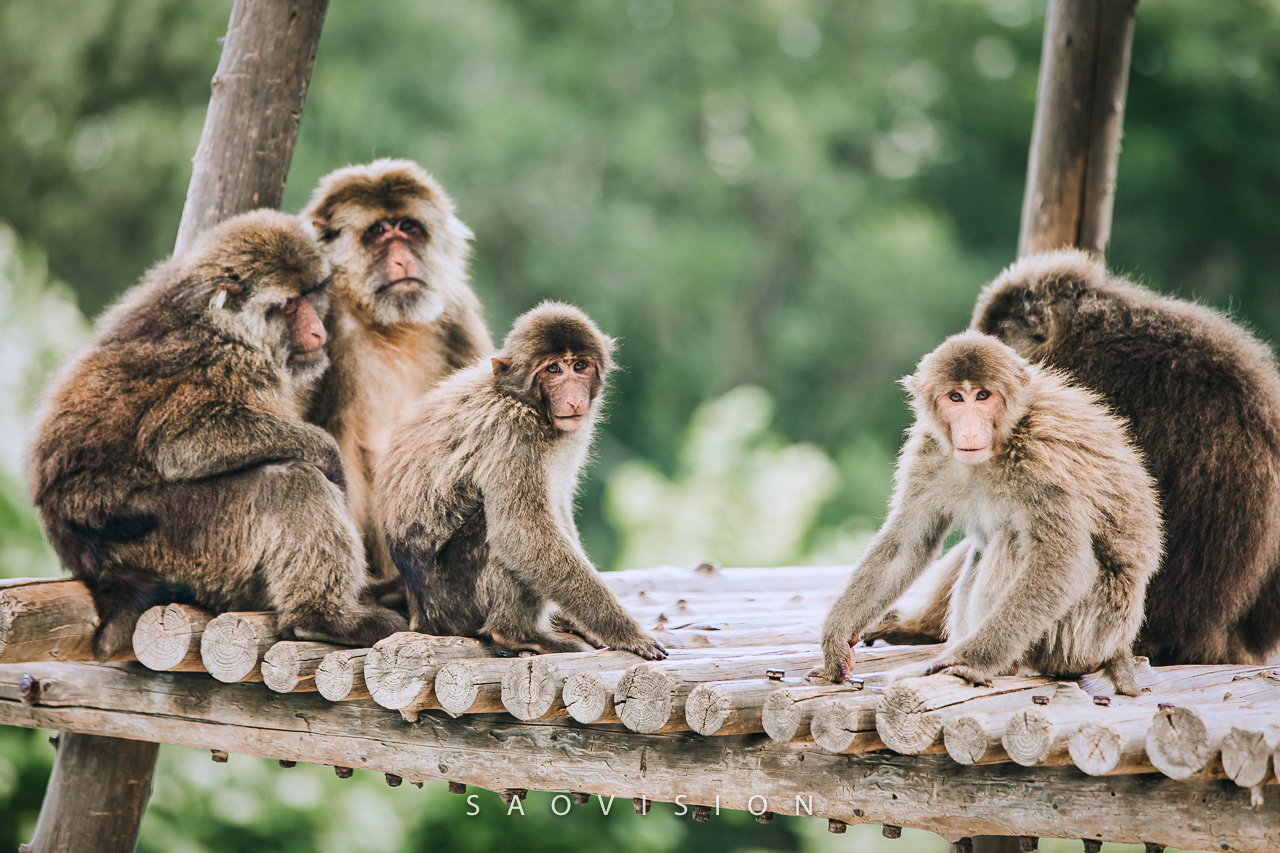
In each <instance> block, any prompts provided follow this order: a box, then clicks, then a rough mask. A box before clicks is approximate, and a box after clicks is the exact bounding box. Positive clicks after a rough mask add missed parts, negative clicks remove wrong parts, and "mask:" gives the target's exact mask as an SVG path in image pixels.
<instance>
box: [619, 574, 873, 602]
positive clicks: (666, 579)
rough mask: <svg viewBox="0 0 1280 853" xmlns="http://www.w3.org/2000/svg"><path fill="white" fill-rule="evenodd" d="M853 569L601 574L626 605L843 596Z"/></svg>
mask: <svg viewBox="0 0 1280 853" xmlns="http://www.w3.org/2000/svg"><path fill="white" fill-rule="evenodd" d="M851 571H853V566H790V567H785V568H783V567H779V568H773V569H755V568H749V569H748V568H734V569H720V568H714V569H711V570H702V569H696V568H695V569H688V568H681V567H678V566H657V567H655V568H652V569H628V570H626V571H625V572H601V573H600V580H601V581H603V582H604V585H605V586H607V587H609V589H610V590H612V591H613V594H614V595H616V596H618V598H619V599H621V600H622V601H624V602H627V603H630V600H631V599H632V598H635V599H637V600H640V601H643V600H645V599H646V598H648V599H651V600H654V601H659V602H662V603H665V602H667V601H672V600H674V599H676V598H679V597H683V596H687V595H688V594H690V593H707V594H712V595H725V594H726V593H743V594H747V595H755V596H760V595H763V594H764V593H763V591H764V590H779V589H788V590H804V592H805V594H814V593H818V592H821V591H824V590H825V591H835V592H839V591H840V590H841V589H842V588H843V587H844V583H845V581H847V580H848V579H849V573H850V572H851Z"/></svg>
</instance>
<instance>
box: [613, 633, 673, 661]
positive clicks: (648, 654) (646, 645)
mask: <svg viewBox="0 0 1280 853" xmlns="http://www.w3.org/2000/svg"><path fill="white" fill-rule="evenodd" d="M609 648H611V649H613V650H615V651H619V652H631V653H632V654H633V655H639V656H640V657H642V658H644V659H645V660H666V657H667V649H666V647H665V646H663V645H662V643H659V642H658V641H657V640H655V639H654V638H653V637H649V636H646V635H644V634H641V635H640V636H639V637H637V638H636V639H635V640H634V641H631V642H626V643H616V644H615V643H611V644H610V645H609Z"/></svg>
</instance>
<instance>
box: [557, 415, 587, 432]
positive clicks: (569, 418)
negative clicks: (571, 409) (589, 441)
mask: <svg viewBox="0 0 1280 853" xmlns="http://www.w3.org/2000/svg"><path fill="white" fill-rule="evenodd" d="M551 420H552V421H554V422H555V425H556V426H558V427H559V428H560V429H568V430H572V429H577V428H578V427H580V426H582V424H583V422H584V421H585V420H586V415H552V416H551Z"/></svg>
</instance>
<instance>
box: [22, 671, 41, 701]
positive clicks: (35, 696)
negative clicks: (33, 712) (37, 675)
mask: <svg viewBox="0 0 1280 853" xmlns="http://www.w3.org/2000/svg"><path fill="white" fill-rule="evenodd" d="M18 695H19V696H21V697H22V703H23V704H24V705H34V704H36V703H37V702H39V701H40V682H39V681H37V680H36V679H34V678H32V677H31V676H29V675H24V676H22V678H21V679H19V681H18Z"/></svg>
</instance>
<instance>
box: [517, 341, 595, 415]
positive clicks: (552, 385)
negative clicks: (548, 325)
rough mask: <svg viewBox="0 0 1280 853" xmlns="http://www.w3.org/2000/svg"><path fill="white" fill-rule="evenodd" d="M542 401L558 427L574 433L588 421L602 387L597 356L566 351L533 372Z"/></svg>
mask: <svg viewBox="0 0 1280 853" xmlns="http://www.w3.org/2000/svg"><path fill="white" fill-rule="evenodd" d="M533 382H534V385H536V386H537V388H538V390H539V392H540V394H541V397H542V400H543V402H544V404H545V405H546V407H547V414H549V415H550V416H551V423H552V424H554V425H555V427H556V429H560V430H564V431H565V432H573V431H575V430H577V429H580V428H581V427H582V425H583V424H585V423H586V422H587V418H588V417H589V416H590V414H591V403H592V401H593V399H594V397H595V393H596V390H597V389H598V388H599V387H600V370H599V368H598V367H597V366H596V363H595V359H592V358H587V357H583V356H579V355H575V354H574V353H571V352H567V353H565V354H564V355H562V356H560V357H558V358H555V359H552V360H551V361H549V362H547V363H546V364H544V365H542V367H540V368H539V369H538V372H537V373H536V374H534V379H533Z"/></svg>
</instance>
